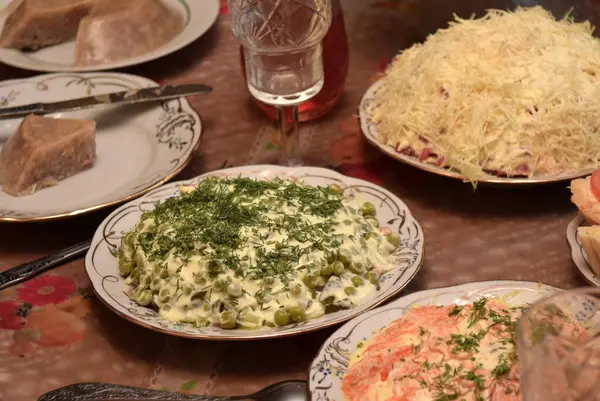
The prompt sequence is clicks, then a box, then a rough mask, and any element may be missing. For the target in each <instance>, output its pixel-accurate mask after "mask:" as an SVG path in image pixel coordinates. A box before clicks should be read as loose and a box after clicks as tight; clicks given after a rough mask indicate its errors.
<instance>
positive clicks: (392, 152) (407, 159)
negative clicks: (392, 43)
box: [359, 81, 595, 185]
mask: <svg viewBox="0 0 600 401" xmlns="http://www.w3.org/2000/svg"><path fill="white" fill-rule="evenodd" d="M380 85H381V83H380V81H378V82H375V83H374V84H373V85H371V87H370V88H369V89H368V90H367V92H366V93H365V94H364V96H363V98H362V100H361V102H360V106H359V116H360V127H361V130H362V133H363V135H364V136H365V138H367V140H368V141H369V142H370V143H371V144H373V145H374V146H375V147H377V148H379V150H381V151H382V152H383V153H385V154H387V155H388V156H391V157H392V158H394V159H396V160H399V161H401V162H403V163H406V164H409V165H411V166H413V167H416V168H418V169H419V170H424V171H427V172H430V173H433V174H437V175H441V176H444V177H449V178H454V179H457V180H461V181H468V180H467V179H466V178H465V177H463V175H462V174H461V173H460V172H459V171H456V170H453V169H448V168H444V167H439V166H435V165H433V164H429V163H425V162H422V161H420V160H419V159H418V158H416V157H412V156H409V155H405V154H403V153H400V152H397V151H396V149H394V147H393V146H390V145H388V144H386V143H384V142H383V141H382V140H381V139H380V136H379V133H378V132H377V124H375V123H374V122H373V121H372V120H371V119H370V118H369V116H368V113H367V108H368V107H369V105H370V104H372V103H373V102H375V101H376V99H375V93H376V92H377V89H378V88H379V86H380ZM594 170H595V169H588V170H582V171H577V172H572V173H568V174H563V175H556V176H540V177H533V178H502V177H494V176H492V175H490V176H488V177H487V178H485V179H479V180H478V182H479V183H486V184H499V185H537V184H547V183H553V182H561V181H567V180H572V179H574V178H579V177H584V176H586V175H589V174H591V173H592V172H593V171H594Z"/></svg>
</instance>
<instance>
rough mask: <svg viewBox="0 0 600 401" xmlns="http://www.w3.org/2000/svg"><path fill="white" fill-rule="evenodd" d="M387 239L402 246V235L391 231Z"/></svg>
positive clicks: (395, 245) (396, 245)
mask: <svg viewBox="0 0 600 401" xmlns="http://www.w3.org/2000/svg"><path fill="white" fill-rule="evenodd" d="M386 239H387V241H388V242H389V243H390V244H392V245H394V247H396V248H398V247H399V246H400V236H399V235H398V234H396V233H391V234H390V235H388V236H387V237H386Z"/></svg>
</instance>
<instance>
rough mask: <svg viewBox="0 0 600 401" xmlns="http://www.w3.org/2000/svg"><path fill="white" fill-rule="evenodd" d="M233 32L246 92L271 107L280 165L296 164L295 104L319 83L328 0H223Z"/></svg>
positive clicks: (328, 16)
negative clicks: (242, 61) (240, 49)
mask: <svg viewBox="0 0 600 401" xmlns="http://www.w3.org/2000/svg"><path fill="white" fill-rule="evenodd" d="M228 5H229V14H230V17H231V24H232V30H233V34H234V35H235V36H236V37H237V38H238V40H239V41H240V42H241V44H242V46H243V48H244V57H245V66H246V79H247V82H248V89H249V90H250V93H251V94H252V96H254V97H255V98H256V99H258V100H260V101H261V102H264V103H267V104H270V105H273V106H275V107H276V109H277V120H278V122H279V128H280V131H281V155H280V164H283V165H288V166H294V165H301V164H302V160H301V157H300V146H299V145H300V143H299V138H298V104H299V103H302V102H304V101H306V100H308V99H311V98H312V97H313V96H315V95H316V94H317V93H318V92H319V91H320V90H321V88H323V84H324V76H323V75H324V74H323V59H322V46H321V41H322V39H323V37H324V36H325V34H326V33H327V31H328V29H329V26H330V24H331V0H228Z"/></svg>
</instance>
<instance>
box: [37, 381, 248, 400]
mask: <svg viewBox="0 0 600 401" xmlns="http://www.w3.org/2000/svg"><path fill="white" fill-rule="evenodd" d="M240 399H244V400H246V399H249V398H240V397H214V396H205V395H195V394H180V393H170V392H167V391H161V390H151V389H145V388H139V387H131V386H121V385H119V384H109V383H78V384H72V385H70V386H66V387H62V388H59V389H56V390H52V391H50V392H48V393H46V394H44V395H42V396H41V397H40V398H38V401H107V400H115V401H126V400H132V401H133V400H138V401H149V400H156V401H159V400H160V401H188V400H189V401H230V400H240Z"/></svg>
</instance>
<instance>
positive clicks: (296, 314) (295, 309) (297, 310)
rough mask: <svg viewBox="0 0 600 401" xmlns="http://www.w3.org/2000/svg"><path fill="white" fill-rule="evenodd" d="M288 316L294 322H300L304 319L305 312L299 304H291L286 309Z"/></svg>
mask: <svg viewBox="0 0 600 401" xmlns="http://www.w3.org/2000/svg"><path fill="white" fill-rule="evenodd" d="M288 312H289V314H290V317H291V318H292V320H293V321H294V322H296V323H300V322H303V321H305V320H306V312H305V311H304V309H302V308H301V307H299V306H292V307H291V308H289V309H288Z"/></svg>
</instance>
